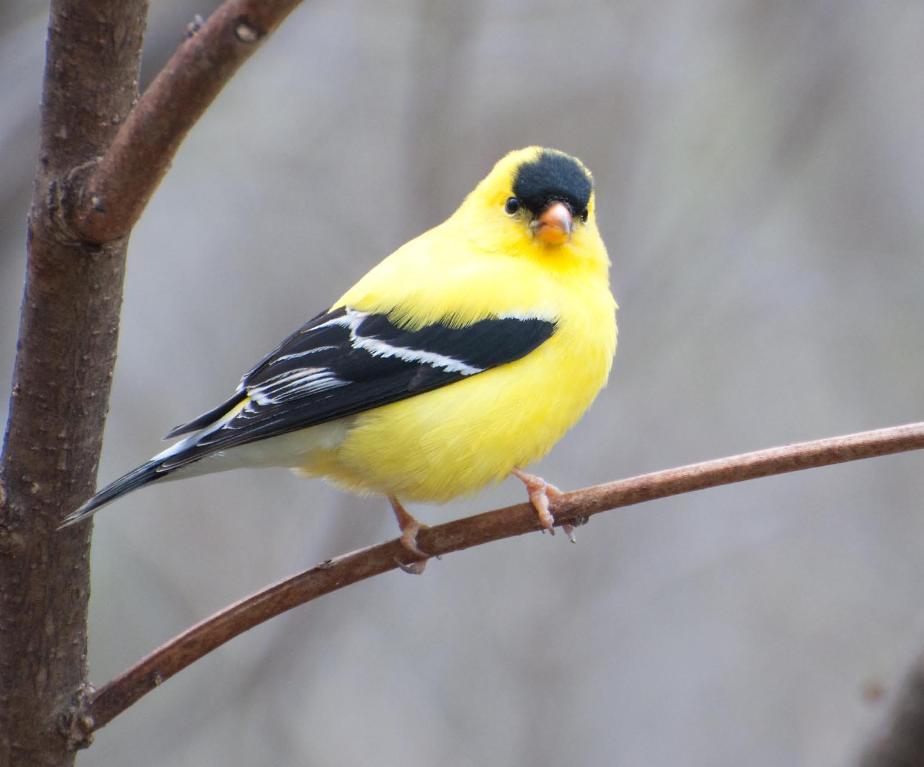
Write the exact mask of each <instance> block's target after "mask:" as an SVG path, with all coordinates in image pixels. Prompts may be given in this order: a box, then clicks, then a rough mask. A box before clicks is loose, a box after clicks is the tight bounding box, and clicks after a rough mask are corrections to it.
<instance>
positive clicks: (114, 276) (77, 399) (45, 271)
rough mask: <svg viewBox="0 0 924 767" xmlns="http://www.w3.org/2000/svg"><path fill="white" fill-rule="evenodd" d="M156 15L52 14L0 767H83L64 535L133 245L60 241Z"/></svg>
mask: <svg viewBox="0 0 924 767" xmlns="http://www.w3.org/2000/svg"><path fill="white" fill-rule="evenodd" d="M146 15H147V0H95V1H94V2H86V0H53V2H52V4H51V10H50V16H49V26H48V46H47V60H46V67H45V78H44V84H43V100H42V115H41V148H40V155H39V160H38V164H37V167H36V174H35V186H34V192H33V200H32V208H31V211H30V214H29V228H28V244H27V251H28V261H27V267H26V284H25V291H24V295H23V302H22V309H21V316H20V331H19V344H18V353H17V356H16V363H15V368H14V378H13V391H12V397H11V399H10V412H9V420H8V423H7V430H6V435H5V438H4V445H3V451H2V457H0V764H2V765H14V764H23V765H26V764H28V765H64V764H72V763H73V748H72V743H71V734H72V733H71V732H70V731H69V724H70V722H72V721H74V718H75V717H74V716H73V714H74V712H76V711H78V710H79V709H80V705H79V704H80V700H79V698H80V693H81V689H82V687H83V685H84V684H85V679H86V607H87V598H88V592H89V570H88V565H87V560H88V556H89V535H90V531H89V529H83V530H74V531H73V532H70V531H68V532H67V533H65V534H63V535H62V534H58V533H57V532H56V526H57V520H58V519H59V518H60V516H61V512H62V510H63V509H67V508H71V507H72V506H73V505H74V504H75V503H77V502H78V501H79V500H80V499H82V498H84V497H86V496H87V494H88V493H90V492H92V490H93V487H94V480H95V476H96V465H97V461H98V458H99V451H100V445H101V437H102V432H103V421H104V417H105V414H106V409H107V405H108V400H109V383H110V377H111V373H112V364H113V361H114V359H115V350H116V339H117V332H118V317H119V309H120V306H121V296H122V274H123V270H124V263H125V241H124V240H122V241H120V242H115V243H112V244H110V245H106V246H103V247H95V246H92V247H90V246H87V245H86V244H84V243H81V242H79V241H78V240H76V239H75V238H73V237H71V236H69V234H68V233H67V231H66V230H65V229H62V227H61V220H60V215H59V214H60V207H59V205H60V201H61V199H62V195H63V192H64V190H65V188H66V185H67V181H66V179H67V177H68V176H69V174H70V172H71V170H72V169H73V168H75V167H79V166H82V165H84V164H86V163H87V162H90V161H92V160H93V158H95V157H96V156H97V155H98V154H100V153H101V152H103V151H104V150H105V148H106V146H108V144H109V142H110V141H111V140H112V137H113V135H114V134H115V130H116V127H117V126H118V125H119V124H120V123H121V122H122V121H124V119H125V117H126V115H127V114H128V112H129V110H130V109H131V106H132V104H133V103H134V101H135V99H136V98H137V95H138V91H137V89H138V70H139V65H140V59H141V45H142V39H143V35H144V27H145V19H146Z"/></svg>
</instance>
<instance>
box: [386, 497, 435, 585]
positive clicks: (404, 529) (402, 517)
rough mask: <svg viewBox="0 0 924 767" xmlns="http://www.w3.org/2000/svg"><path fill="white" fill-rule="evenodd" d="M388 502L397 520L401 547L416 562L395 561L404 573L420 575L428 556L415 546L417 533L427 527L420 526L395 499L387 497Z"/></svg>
mask: <svg viewBox="0 0 924 767" xmlns="http://www.w3.org/2000/svg"><path fill="white" fill-rule="evenodd" d="M388 502H389V503H390V504H391V509H392V511H394V513H395V519H397V520H398V527H400V528H401V538H400V540H401V545H402V546H404V548H406V549H407V550H408V551H409V552H411V554H413V555H414V556H415V557H417V561H416V562H411V563H407V564H406V563H404V562H399V561H398V560H395V561H396V562H397V563H398V567H400V568H401V569H402V570H403V571H404V572H406V573H411V574H413V575H420V574H422V573H423V571H424V569H425V568H426V566H427V560H429V559H430V555H429V554H427V553H426V552H425V551H423V550H422V549H421V548H420V547H419V546H418V545H417V533H418V532H419V531H420V530H421V529H422V528H424V527H427V525H422V524H421V523H420V522H418V521H417V519H416V518H415V517H414V515H413V514H411V513H410V512H408V511H407V509H405V508H404V506H402V505H401V502H400V501H399V500H398V499H397V498H394V497H389V499H388Z"/></svg>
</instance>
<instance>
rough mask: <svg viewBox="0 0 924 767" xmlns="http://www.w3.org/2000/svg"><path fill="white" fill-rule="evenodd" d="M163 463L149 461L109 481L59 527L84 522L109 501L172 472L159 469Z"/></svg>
mask: <svg viewBox="0 0 924 767" xmlns="http://www.w3.org/2000/svg"><path fill="white" fill-rule="evenodd" d="M162 463H163V461H155V460H151V461H148V462H147V463H143V464H141V466H139V467H138V468H137V469H134V470H132V471H130V472H128V474H126V475H125V476H124V477H119V478H118V479H117V480H116V481H115V482H111V483H109V484H108V485H106V487H104V488H103V489H102V490H100V491H99V492H98V493H97V494H96V495H94V496H93V497H92V498H90V499H89V500H87V501H86V503H84V504H83V505H82V506H81V507H80V508H79V509H77V510H76V511H72V512H71V513H70V514H68V515H67V516H66V517H65V518H64V519H63V520H62V521H61V524H60V525H58V529H59V530H60V529H61V528H62V527H68V526H69V525H75V524H77V523H78V522H83V521H84V520H85V519H89V518H90V516H91V515H92V514H93V512H94V511H96V510H97V509H98V508H99V507H100V506H103V505H105V504H107V503H109V501H111V500H114V499H115V498H118V497H119V496H120V495H125V493H130V492H131V491H132V490H137V489H138V488H139V487H142V486H143V485H147V484H148V483H149V482H153V481H154V480H155V479H162V478H163V477H166V476H167V474H169V473H170V472H169V471H158V469H159V468H160V466H161V464H162Z"/></svg>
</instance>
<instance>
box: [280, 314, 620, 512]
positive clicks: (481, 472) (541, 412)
mask: <svg viewBox="0 0 924 767" xmlns="http://www.w3.org/2000/svg"><path fill="white" fill-rule="evenodd" d="M610 306H611V304H610ZM585 319H586V320H589V321H593V320H597V324H596V326H595V327H593V328H591V327H587V325H588V324H589V322H582V323H580V325H575V324H572V325H571V326H567V327H563V328H559V330H558V332H556V334H555V335H554V336H553V337H552V338H551V339H549V340H548V341H547V342H546V343H545V344H543V345H542V346H541V347H539V348H538V349H537V350H535V351H534V352H532V353H530V354H528V355H527V356H526V357H524V358H523V359H521V360H517V361H516V362H512V363H510V364H507V365H503V366H501V367H499V368H495V369H493V370H489V371H487V372H485V373H481V374H478V375H475V376H472V377H471V378H466V379H463V380H461V381H458V382H457V383H454V384H450V385H448V386H445V387H443V388H441V389H437V390H435V391H431V392H427V393H425V394H421V395H417V396H414V397H411V398H409V399H407V400H402V401H401V402H396V403H393V404H390V405H385V406H383V407H380V408H376V409H374V410H370V411H367V412H365V413H362V414H360V415H358V416H355V417H354V418H353V419H352V421H351V425H350V427H349V429H348V431H347V433H346V434H345V435H344V438H343V439H342V441H340V443H339V444H338V445H337V446H336V447H332V448H330V449H325V450H319V451H313V452H312V453H311V455H310V458H309V457H307V456H306V459H307V460H306V461H305V462H304V463H303V464H302V465H301V466H299V467H298V468H299V470H300V472H302V473H306V474H310V475H323V476H325V477H327V478H328V479H330V480H332V481H334V482H335V483H337V484H339V485H342V486H344V487H346V488H348V489H350V490H353V491H354V492H362V493H378V494H383V495H393V496H397V497H398V498H401V499H404V500H409V501H429V502H443V501H447V500H449V499H450V498H453V497H455V496H459V495H464V494H466V493H471V492H473V491H475V490H478V489H480V488H482V487H484V486H485V485H487V484H489V483H491V482H495V481H497V480H500V479H502V478H504V477H505V476H507V475H508V474H509V473H510V471H511V469H512V468H513V467H515V466H527V465H528V464H530V463H532V462H534V461H536V460H538V459H539V458H541V457H542V456H543V455H545V454H546V453H547V452H548V451H549V450H550V449H551V447H552V446H553V445H554V444H555V443H556V442H557V441H558V440H559V439H560V438H561V437H562V436H563V435H564V433H565V432H566V431H567V430H568V429H569V428H570V427H571V426H573V425H574V423H575V422H576V421H577V420H578V419H579V418H580V417H581V415H582V414H583V413H584V411H585V410H586V409H587V407H588V406H589V405H590V404H591V402H592V401H593V399H594V397H595V396H596V395H597V392H598V391H599V390H600V388H601V387H602V386H603V384H604V383H605V382H606V378H607V375H608V373H609V368H610V363H611V360H612V354H613V350H614V348H615V324H614V321H613V316H612V309H610V310H609V312H608V314H604V315H603V316H602V318H601V317H600V316H599V315H598V317H596V318H594V317H586V318H585ZM600 319H602V323H600V322H599V320H600Z"/></svg>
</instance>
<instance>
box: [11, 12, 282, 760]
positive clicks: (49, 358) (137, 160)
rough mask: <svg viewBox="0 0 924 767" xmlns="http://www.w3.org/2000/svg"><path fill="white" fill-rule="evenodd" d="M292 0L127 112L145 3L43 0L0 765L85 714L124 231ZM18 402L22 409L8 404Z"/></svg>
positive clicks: (239, 16)
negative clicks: (98, 481)
mask: <svg viewBox="0 0 924 767" xmlns="http://www.w3.org/2000/svg"><path fill="white" fill-rule="evenodd" d="M297 3H298V0H228V2H226V3H225V4H224V5H222V6H221V8H219V9H218V10H217V11H216V12H215V13H214V14H213V16H212V17H211V18H210V19H209V21H208V22H207V23H206V24H205V25H204V26H203V28H202V29H201V30H199V31H198V33H197V34H194V35H193V36H192V37H191V39H189V40H187V41H186V43H184V44H183V45H182V46H181V47H180V49H179V50H178V51H177V53H176V54H175V55H174V56H173V58H172V59H171V60H170V62H169V63H168V64H167V66H166V67H165V69H164V71H163V72H161V73H160V74H159V76H158V77H157V78H156V80H155V81H154V83H152V85H151V87H150V88H149V89H148V90H147V92H146V93H145V95H144V97H143V98H142V99H141V100H140V102H138V103H137V106H136V107H135V109H132V106H133V105H134V104H135V103H136V102H137V101H138V74H139V65H140V59H141V46H142V42H143V36H144V28H145V23H146V18H147V0H52V3H51V9H50V12H49V26H48V45H47V59H46V66H45V78H44V83H43V103H42V114H41V134H42V137H41V149H40V155H39V162H38V165H37V168H36V174H35V186H34V192H33V201H32V208H31V211H30V216H29V229H28V245H27V267H26V284H25V290H24V296H23V303H22V309H21V316H20V331H19V343H18V347H17V357H16V362H15V366H14V377H13V390H12V396H11V399H10V412H9V418H8V421H7V428H6V433H5V437H4V443H3V449H2V453H0V766H2V767H7V766H8V765H16V764H24V765H26V764H27V765H30V766H31V765H67V764H72V763H73V759H74V747H75V746H77V745H86V743H87V738H88V737H89V734H90V728H89V727H88V726H87V724H88V722H89V720H88V719H87V718H86V717H85V715H84V714H85V711H84V706H85V704H86V702H87V696H86V693H85V692H84V690H85V688H86V683H85V680H86V607H87V599H88V593H89V571H88V558H89V545H90V544H89V536H90V529H91V528H90V526H89V525H85V526H83V527H82V528H75V529H73V530H70V531H66V532H64V533H59V532H57V530H56V527H57V520H58V519H60V517H61V514H62V513H63V512H64V511H66V510H68V509H72V508H74V507H75V506H76V505H77V504H78V503H79V501H80V500H82V499H84V498H86V497H87V496H88V495H90V494H91V493H92V491H93V488H94V485H95V476H96V467H97V462H98V460H99V452H100V446H101V440H102V432H103V424H104V419H105V415H106V411H107V408H108V401H109V389H110V379H111V376H112V367H113V363H114V361H115V351H116V342H117V336H118V319H119V310H120V307H121V301H122V277H123V272H124V265H125V251H126V245H127V239H128V235H129V233H130V232H131V229H132V227H133V226H134V224H135V222H136V221H137V219H138V217H139V216H140V215H141V212H142V210H143V208H144V206H145V204H146V203H147V201H148V199H149V198H150V196H151V194H152V193H153V191H154V189H155V188H156V186H157V184H158V183H159V182H160V180H161V178H162V177H163V175H164V173H165V172H166V170H167V168H168V167H169V165H170V161H171V159H172V157H173V155H174V153H175V152H176V150H177V148H178V146H179V143H180V141H181V140H182V139H183V137H184V136H185V134H186V133H187V132H188V130H189V128H190V127H191V126H192V125H193V124H194V123H195V121H196V120H197V119H198V118H199V117H200V116H201V114H202V113H203V112H204V111H205V109H206V107H207V106H208V105H209V104H210V103H211V101H212V100H213V99H214V97H215V96H216V95H217V93H218V91H219V90H220V89H221V87H222V86H223V85H224V83H225V82H226V81H227V80H228V79H229V78H230V77H231V75H232V74H233V73H234V72H235V71H236V70H237V68H238V67H239V66H240V64H241V63H243V61H244V60H246V58H247V57H248V56H249V55H250V54H251V53H252V52H253V51H254V50H255V49H256V47H257V46H258V44H259V43H260V42H261V41H262V40H263V39H264V38H265V37H266V36H267V35H268V34H269V33H270V32H271V31H272V30H273V29H274V28H275V27H276V26H277V25H278V24H279V23H280V22H281V21H282V20H283V19H284V18H285V16H286V15H287V14H288V13H289V12H290V11H291V10H292V9H293V8H294V7H295V5H297ZM26 394H27V395H28V396H24V395H26Z"/></svg>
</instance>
